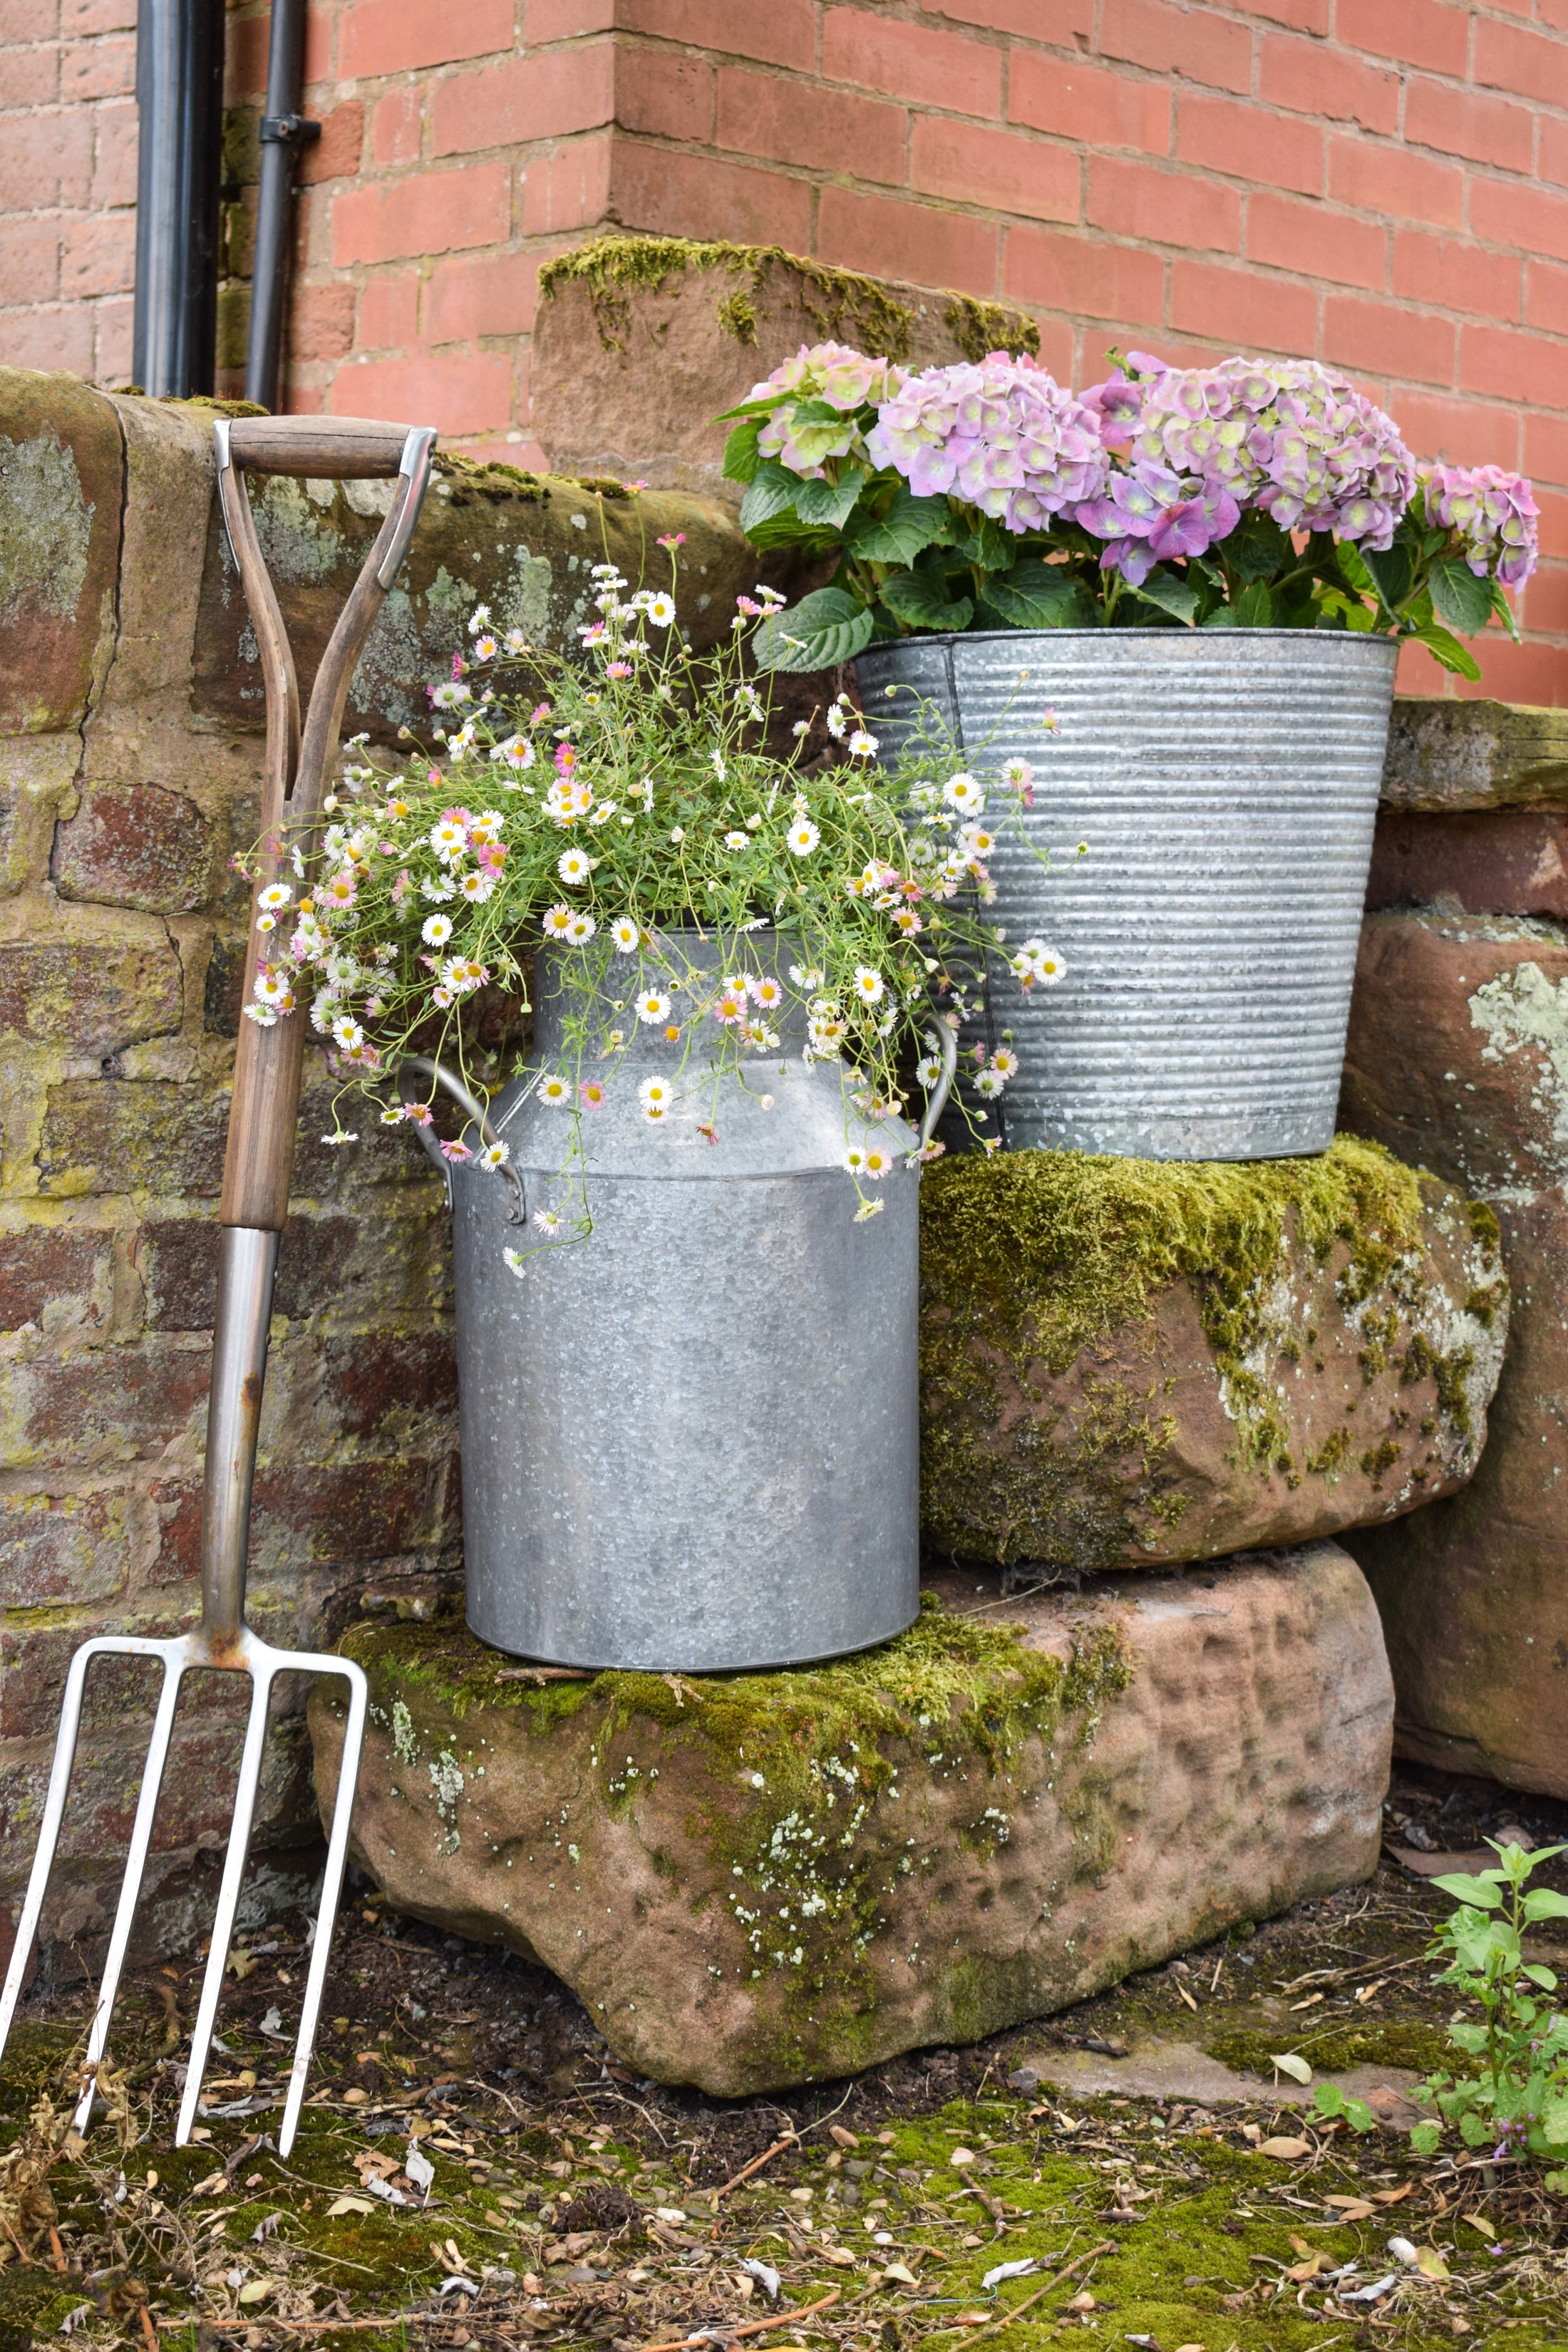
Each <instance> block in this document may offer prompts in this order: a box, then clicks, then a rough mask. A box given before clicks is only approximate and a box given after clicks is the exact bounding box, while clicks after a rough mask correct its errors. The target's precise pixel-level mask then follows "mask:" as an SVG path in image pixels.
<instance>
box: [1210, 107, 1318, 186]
mask: <svg viewBox="0 0 1568 2352" xmlns="http://www.w3.org/2000/svg"><path fill="white" fill-rule="evenodd" d="M1176 153H1177V154H1178V156H1179V157H1180V158H1181V160H1182V162H1183V163H1199V164H1202V165H1203V166H1204V167H1205V170H1208V171H1211V172H1226V173H1229V174H1230V175H1231V176H1232V177H1233V178H1235V179H1238V180H1251V181H1254V182H1255V183H1257V184H1258V185H1259V186H1262V187H1266V188H1294V189H1295V190H1296V191H1297V193H1298V194H1300V195H1303V196H1321V194H1322V193H1323V131H1322V128H1321V124H1319V123H1316V122H1303V121H1300V119H1299V118H1298V117H1297V116H1295V115H1291V114H1277V113H1273V112H1271V111H1269V110H1267V109H1265V108H1263V107H1261V106H1252V105H1249V104H1247V102H1245V101H1237V100H1236V99H1232V98H1210V97H1208V96H1206V95H1205V93H1204V92H1202V91H1199V90H1195V89H1191V90H1188V89H1184V91H1183V92H1182V95H1181V100H1180V104H1179V110H1178V113H1177V117H1176Z"/></svg>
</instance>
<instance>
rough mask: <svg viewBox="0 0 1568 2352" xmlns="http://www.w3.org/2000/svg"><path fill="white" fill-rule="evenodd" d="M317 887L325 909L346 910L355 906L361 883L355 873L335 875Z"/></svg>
mask: <svg viewBox="0 0 1568 2352" xmlns="http://www.w3.org/2000/svg"><path fill="white" fill-rule="evenodd" d="M317 887H318V894H319V896H320V898H321V904H322V905H323V906H324V907H337V908H346V907H352V906H353V902H354V894H355V892H356V891H357V890H358V888H359V881H358V878H357V877H356V876H355V875H354V874H353V872H348V873H343V874H333V875H330V876H329V877H328V878H327V880H326V881H325V882H322V883H320V884H319V885H318V886H317Z"/></svg>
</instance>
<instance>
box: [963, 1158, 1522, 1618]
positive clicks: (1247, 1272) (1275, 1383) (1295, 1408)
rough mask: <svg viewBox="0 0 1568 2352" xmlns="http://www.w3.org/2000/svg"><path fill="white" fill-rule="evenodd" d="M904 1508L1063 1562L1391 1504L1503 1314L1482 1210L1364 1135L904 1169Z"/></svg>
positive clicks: (1345, 1516)
mask: <svg viewBox="0 0 1568 2352" xmlns="http://www.w3.org/2000/svg"><path fill="white" fill-rule="evenodd" d="M1507 1330H1508V1286H1507V1283H1506V1281H1505V1279H1504V1276H1503V1272H1502V1265H1501V1260H1500V1256H1499V1254H1498V1232H1497V1222H1496V1219H1495V1218H1494V1217H1493V1215H1492V1213H1491V1212H1490V1211H1489V1209H1486V1208H1480V1207H1477V1206H1475V1205H1474V1204H1472V1203H1471V1202H1468V1201H1467V1200H1466V1199H1465V1198H1464V1196H1463V1195H1462V1194H1461V1193H1459V1192H1455V1191H1454V1190H1452V1189H1451V1188H1450V1187H1449V1186H1447V1185H1446V1184H1443V1183H1441V1182H1439V1181H1436V1179H1435V1178H1432V1177H1429V1176H1426V1175H1425V1174H1421V1173H1418V1172H1416V1171H1415V1170H1412V1169H1409V1168H1405V1167H1403V1166H1402V1165H1401V1164H1400V1163H1399V1161H1398V1160H1394V1159H1393V1158H1391V1157H1390V1155H1389V1154H1388V1153H1387V1152H1386V1151H1384V1150H1381V1149H1380V1148H1379V1147H1378V1146H1376V1145H1375V1144H1368V1143H1364V1142H1360V1141H1357V1140H1356V1139H1353V1138H1351V1137H1345V1136H1342V1137H1340V1138H1339V1139H1337V1140H1336V1142H1335V1143H1334V1146H1333V1148H1332V1150H1331V1151H1329V1152H1328V1153H1327V1154H1325V1155H1324V1157H1323V1158H1321V1159H1320V1160H1273V1161H1269V1160H1261V1161H1254V1162H1250V1163H1247V1164H1246V1165H1243V1166H1234V1165H1229V1164H1224V1165H1222V1164H1215V1165H1209V1164H1206V1163H1201V1162H1173V1161H1163V1160H1114V1159H1109V1158H1099V1157H1093V1156H1090V1155H1088V1154H1085V1153H1081V1152H1071V1151H1019V1152H1008V1153H1005V1154H998V1155H997V1156H995V1157H994V1158H984V1159H982V1158H980V1157H978V1156H975V1155H965V1156H963V1158H959V1159H955V1160H947V1161H944V1162H942V1163H940V1164H939V1165H938V1166H936V1167H934V1168H931V1169H929V1170H928V1171H926V1174H925V1177H924V1179H923V1183H922V1191H921V1411H922V1427H921V1517H922V1522H923V1526H924V1531H925V1536H926V1539H927V1542H928V1543H929V1544H931V1546H933V1547H935V1548H937V1549H941V1550H942V1551H945V1552H947V1553H949V1554H950V1555H952V1556H953V1557H955V1558H958V1559H975V1560H984V1561H990V1562H993V1563H999V1564H1001V1565H1002V1566H1004V1567H1008V1568H1013V1569H1027V1568H1046V1569H1049V1570H1059V1569H1062V1568H1066V1569H1069V1570H1078V1571H1081V1570H1090V1569H1108V1568H1114V1567H1123V1566H1131V1565H1133V1564H1137V1563H1147V1564H1154V1563H1158V1562H1163V1561H1172V1560H1185V1559H1213V1558H1217V1557H1219V1556H1221V1555H1222V1554H1225V1553H1227V1552H1233V1551H1239V1550H1243V1549H1247V1548H1248V1547H1252V1546H1257V1545H1261V1544H1279V1543H1292V1542H1301V1541H1304V1540H1305V1539H1306V1538H1310V1537H1314V1536H1322V1535H1331V1534H1333V1533H1334V1532H1335V1531H1336V1530H1338V1529H1340V1528H1348V1527H1354V1526H1358V1525H1361V1524H1363V1522H1366V1521H1370V1520H1379V1519H1386V1518H1393V1517H1397V1516H1399V1514H1401V1513H1402V1512H1405V1511H1410V1510H1413V1509H1415V1507H1416V1506H1417V1505H1418V1504H1420V1503H1425V1502H1427V1501H1429V1500H1430V1499H1431V1498H1432V1497H1433V1496H1436V1495H1447V1494H1449V1493H1451V1492H1452V1491H1453V1490H1454V1489H1455V1488H1456V1487H1458V1486H1462V1485H1463V1484H1464V1483H1465V1481H1466V1480H1467V1479H1468V1477H1469V1476H1470V1475H1471V1473H1472V1472H1473V1471H1474V1469H1475V1466H1476V1464H1477V1462H1478V1460H1479V1457H1480V1452H1481V1447H1482V1445H1483V1444H1484V1443H1485V1439H1486V1414H1487V1405H1488V1402H1489V1399H1490V1397H1491V1395H1492V1391H1493V1390H1494V1389H1495V1388H1496V1386H1497V1381H1498V1372H1499V1368H1500V1363H1501V1360H1502V1352H1503V1346H1504V1342H1505V1339H1506V1337H1507Z"/></svg>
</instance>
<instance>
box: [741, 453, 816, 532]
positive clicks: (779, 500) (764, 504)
mask: <svg viewBox="0 0 1568 2352" xmlns="http://www.w3.org/2000/svg"><path fill="white" fill-rule="evenodd" d="M803 487H804V485H803V484H802V482H801V478H800V476H799V475H798V474H792V473H791V472H790V471H789V469H788V467H784V466H781V465H780V464H779V462H778V459H777V458H776V457H769V458H767V459H766V460H765V461H764V462H763V464H761V465H759V466H758V467H757V469H756V471H755V472H754V473H753V475H752V479H751V481H750V483H749V484H748V486H747V489H746V495H745V497H744V498H743V499H742V500H741V529H742V530H743V531H745V532H746V533H747V534H748V535H750V534H751V533H752V532H753V531H754V530H756V527H757V525H758V524H759V523H763V522H771V521H772V520H773V517H774V516H775V515H782V514H790V513H793V512H794V511H795V492H796V491H797V490H798V489H800V488H803Z"/></svg>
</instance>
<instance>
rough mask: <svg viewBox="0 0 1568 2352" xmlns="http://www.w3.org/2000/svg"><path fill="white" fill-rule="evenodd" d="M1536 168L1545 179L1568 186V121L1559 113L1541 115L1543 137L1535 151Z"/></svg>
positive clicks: (1560, 185) (1559, 185)
mask: <svg viewBox="0 0 1568 2352" xmlns="http://www.w3.org/2000/svg"><path fill="white" fill-rule="evenodd" d="M1535 163H1536V169H1537V171H1538V172H1539V173H1540V174H1541V176H1542V179H1543V180H1552V181H1554V182H1555V183H1556V184H1557V186H1558V187H1560V188H1561V187H1564V186H1568V122H1565V121H1563V120H1562V118H1561V117H1560V116H1558V115H1552V114H1543V115H1542V117H1541V137H1540V142H1539V144H1538V145H1537V148H1536V151H1535Z"/></svg>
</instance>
